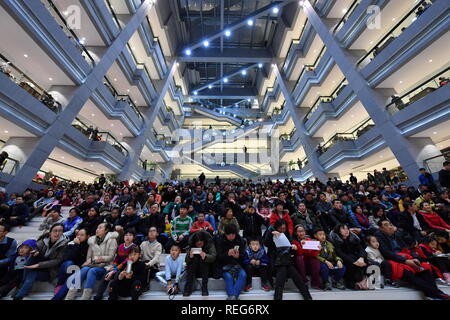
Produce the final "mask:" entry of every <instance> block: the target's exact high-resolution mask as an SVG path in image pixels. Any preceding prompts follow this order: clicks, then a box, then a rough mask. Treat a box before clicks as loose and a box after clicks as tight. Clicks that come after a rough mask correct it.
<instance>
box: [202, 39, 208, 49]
mask: <svg viewBox="0 0 450 320" xmlns="http://www.w3.org/2000/svg"><path fill="white" fill-rule="evenodd" d="M203 46H204V47H205V48H208V47H209V41H208V40H205V41H203Z"/></svg>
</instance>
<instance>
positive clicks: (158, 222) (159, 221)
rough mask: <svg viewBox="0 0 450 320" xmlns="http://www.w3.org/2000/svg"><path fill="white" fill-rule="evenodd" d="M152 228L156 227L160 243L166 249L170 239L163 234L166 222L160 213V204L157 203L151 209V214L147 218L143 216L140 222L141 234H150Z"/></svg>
mask: <svg viewBox="0 0 450 320" xmlns="http://www.w3.org/2000/svg"><path fill="white" fill-rule="evenodd" d="M151 227H155V228H156V230H157V231H158V242H159V243H161V244H162V245H163V247H164V245H165V244H166V242H167V240H168V237H167V236H166V235H165V234H163V233H164V228H165V222H164V217H163V215H162V214H161V213H160V212H159V204H157V203H155V204H153V205H152V206H151V207H150V214H147V215H145V216H141V219H140V221H139V222H138V226H137V228H138V230H139V233H141V234H148V230H149V229H150V228H151Z"/></svg>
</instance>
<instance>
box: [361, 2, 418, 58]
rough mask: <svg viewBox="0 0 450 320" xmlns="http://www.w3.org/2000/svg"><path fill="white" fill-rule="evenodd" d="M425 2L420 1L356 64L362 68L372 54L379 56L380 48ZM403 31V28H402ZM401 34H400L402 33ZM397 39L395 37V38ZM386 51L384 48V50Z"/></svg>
mask: <svg viewBox="0 0 450 320" xmlns="http://www.w3.org/2000/svg"><path fill="white" fill-rule="evenodd" d="M424 2H425V0H420V1H419V2H418V3H417V4H416V5H415V6H414V8H412V9H411V10H410V11H409V12H408V13H407V14H406V15H405V16H404V17H403V18H402V19H400V21H399V22H398V23H397V24H396V25H395V26H394V27H393V28H392V29H391V30H390V31H389V32H388V33H386V34H385V35H384V36H383V37H382V38H381V40H380V41H378V42H377V44H375V45H374V46H373V48H372V49H370V50H369V51H368V52H367V53H366V54H365V55H364V56H363V57H362V58H361V59H359V60H358V62H357V63H356V66H360V65H361V64H362V62H363V61H365V60H366V59H367V58H368V57H369V56H370V55H371V54H374V57H375V56H376V55H378V54H379V53H380V52H379V51H378V50H379V48H380V47H381V46H382V44H384V43H385V42H386V41H387V40H388V39H389V36H391V35H392V34H393V33H394V31H396V30H397V28H398V27H399V26H401V25H402V24H403V23H404V22H405V21H406V19H408V18H409V17H410V16H411V15H412V14H413V13H414V12H415V11H416V10H417V9H418V8H419V7H420V6H421V5H423V3H424ZM415 20H416V18H414V19H413V20H412V21H411V23H410V24H409V25H407V26H405V27H404V28H407V27H409V26H410V25H411V24H412V23H413V22H414V21H415ZM402 29H403V28H402ZM401 32H403V31H401ZM401 32H400V33H401ZM394 38H395V37H394ZM383 49H384V48H383Z"/></svg>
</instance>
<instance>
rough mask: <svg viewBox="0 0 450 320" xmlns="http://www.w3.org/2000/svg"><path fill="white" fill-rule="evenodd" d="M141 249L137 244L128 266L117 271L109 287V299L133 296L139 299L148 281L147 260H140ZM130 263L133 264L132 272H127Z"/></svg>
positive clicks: (131, 253)
mask: <svg viewBox="0 0 450 320" xmlns="http://www.w3.org/2000/svg"><path fill="white" fill-rule="evenodd" d="M140 257H141V249H140V248H139V247H138V246H136V247H133V248H132V249H131V250H130V253H129V254H128V260H127V262H126V264H127V268H125V270H123V271H122V272H117V275H116V276H115V278H114V280H113V281H112V282H111V284H110V287H109V298H108V300H117V299H118V298H119V296H120V297H131V300H134V301H135V300H139V296H140V295H141V294H142V291H143V288H145V282H146V275H147V273H146V270H145V262H143V261H139V258H140ZM128 264H131V272H127V269H128Z"/></svg>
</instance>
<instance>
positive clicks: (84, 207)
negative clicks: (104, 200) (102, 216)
mask: <svg viewBox="0 0 450 320" xmlns="http://www.w3.org/2000/svg"><path fill="white" fill-rule="evenodd" d="M91 208H96V209H98V204H97V202H96V201H95V197H94V195H93V194H90V195H88V196H87V197H86V200H84V201H83V202H82V203H81V204H80V205H79V206H78V210H80V217H82V218H83V219H84V218H86V216H87V215H88V213H89V209H91Z"/></svg>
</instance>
